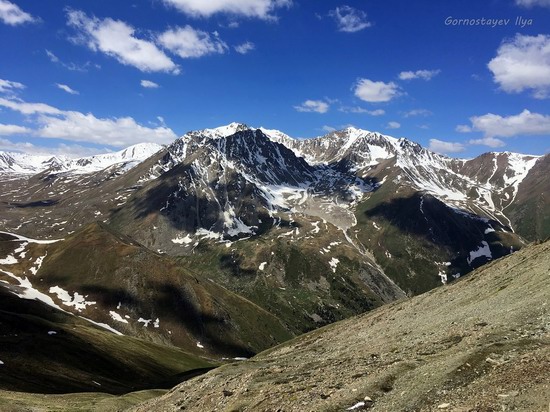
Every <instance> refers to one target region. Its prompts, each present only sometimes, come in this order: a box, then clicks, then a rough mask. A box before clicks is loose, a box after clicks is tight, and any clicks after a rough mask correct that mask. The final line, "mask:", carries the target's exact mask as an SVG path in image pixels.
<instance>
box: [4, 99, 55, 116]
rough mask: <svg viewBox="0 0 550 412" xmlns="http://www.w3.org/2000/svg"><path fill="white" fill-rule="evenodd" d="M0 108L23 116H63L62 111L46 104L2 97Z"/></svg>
mask: <svg viewBox="0 0 550 412" xmlns="http://www.w3.org/2000/svg"><path fill="white" fill-rule="evenodd" d="M0 106H2V107H6V108H8V109H11V110H14V111H16V112H19V113H21V114H25V115H31V114H39V113H44V114H61V110H59V109H57V108H55V107H53V106H50V105H49V104H45V103H26V102H24V101H22V100H20V99H4V98H2V97H0Z"/></svg>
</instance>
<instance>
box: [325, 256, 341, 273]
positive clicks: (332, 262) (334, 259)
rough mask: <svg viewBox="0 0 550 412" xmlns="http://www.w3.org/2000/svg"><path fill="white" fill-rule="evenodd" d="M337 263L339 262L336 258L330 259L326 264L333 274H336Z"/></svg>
mask: <svg viewBox="0 0 550 412" xmlns="http://www.w3.org/2000/svg"><path fill="white" fill-rule="evenodd" d="M338 263H340V261H339V260H338V259H336V258H332V259H331V260H330V262H328V264H329V265H330V267H331V268H332V271H333V272H334V273H336V268H337V267H338Z"/></svg>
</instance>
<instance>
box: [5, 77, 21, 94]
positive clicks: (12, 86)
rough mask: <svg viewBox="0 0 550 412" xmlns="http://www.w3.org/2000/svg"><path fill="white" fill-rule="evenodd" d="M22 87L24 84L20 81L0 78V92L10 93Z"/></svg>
mask: <svg viewBox="0 0 550 412" xmlns="http://www.w3.org/2000/svg"><path fill="white" fill-rule="evenodd" d="M24 88H25V85H24V84H22V83H19V82H12V81H10V80H4V79H0V93H6V94H12V93H14V92H16V91H17V90H22V89H24Z"/></svg>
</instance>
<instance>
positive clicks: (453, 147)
mask: <svg viewBox="0 0 550 412" xmlns="http://www.w3.org/2000/svg"><path fill="white" fill-rule="evenodd" d="M428 149H429V150H431V151H432V152H437V153H459V152H463V151H464V150H465V149H466V148H465V147H464V145H463V144H462V143H457V142H445V141H443V140H438V139H430V145H429V146H428Z"/></svg>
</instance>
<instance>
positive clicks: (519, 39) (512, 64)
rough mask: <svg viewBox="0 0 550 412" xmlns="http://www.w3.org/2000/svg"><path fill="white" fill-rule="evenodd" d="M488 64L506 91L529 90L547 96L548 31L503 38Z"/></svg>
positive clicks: (549, 92) (549, 67) (549, 85)
mask: <svg viewBox="0 0 550 412" xmlns="http://www.w3.org/2000/svg"><path fill="white" fill-rule="evenodd" d="M488 67H489V70H490V71H491V72H492V73H493V79H494V81H495V83H497V84H498V85H499V86H500V88H501V89H502V90H504V91H505V92H507V93H520V92H522V91H524V90H532V91H533V96H534V97H535V98H539V99H544V98H547V97H550V35H544V34H539V35H538V36H524V35H521V34H517V35H516V36H515V37H514V38H512V39H508V40H505V41H504V42H503V43H502V44H501V45H500V47H499V48H498V50H497V55H496V57H495V58H494V59H492V60H491V61H490V62H489V64H488Z"/></svg>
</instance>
